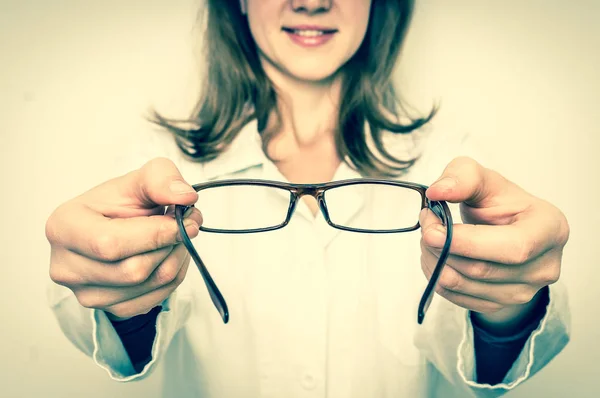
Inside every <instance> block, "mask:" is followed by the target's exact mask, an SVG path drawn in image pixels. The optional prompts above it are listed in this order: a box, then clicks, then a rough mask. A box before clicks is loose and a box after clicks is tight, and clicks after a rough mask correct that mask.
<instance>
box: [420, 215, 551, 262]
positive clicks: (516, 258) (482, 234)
mask: <svg viewBox="0 0 600 398" xmlns="http://www.w3.org/2000/svg"><path fill="white" fill-rule="evenodd" d="M423 213H425V212H423ZM429 213H432V212H431V211H429ZM421 220H422V222H421V227H422V228H421V233H422V236H423V239H424V240H425V243H426V244H427V246H429V247H432V248H436V249H441V248H442V247H443V246H444V243H445V242H446V234H447V232H446V228H445V227H444V226H443V225H442V223H441V221H440V220H439V219H438V218H437V217H436V216H435V214H433V213H432V214H426V215H424V216H422V218H421ZM554 234H555V230H554V229H552V228H547V227H545V226H544V225H543V224H542V225H539V224H538V225H533V223H531V222H529V221H528V220H526V219H522V220H519V221H517V222H515V223H513V224H509V225H480V224H479V225H472V224H454V225H453V232H452V242H451V245H450V254H454V255H457V256H461V257H467V258H471V259H477V260H483V261H490V262H496V263H502V264H523V263H526V262H528V261H531V260H533V259H534V258H536V257H538V256H540V255H542V254H544V253H545V252H546V251H548V250H549V249H550V248H552V247H553V246H554V242H555V236H554Z"/></svg>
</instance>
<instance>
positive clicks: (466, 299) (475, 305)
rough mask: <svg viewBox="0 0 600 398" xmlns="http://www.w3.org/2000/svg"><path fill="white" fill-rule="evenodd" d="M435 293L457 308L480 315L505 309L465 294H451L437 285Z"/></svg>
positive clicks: (494, 303)
mask: <svg viewBox="0 0 600 398" xmlns="http://www.w3.org/2000/svg"><path fill="white" fill-rule="evenodd" d="M435 292H436V293H437V294H439V295H440V296H442V297H443V298H445V299H446V300H448V301H450V302H452V303H454V304H456V305H458V306H459V307H462V308H465V309H467V310H470V311H475V312H479V313H481V314H491V313H494V312H497V311H500V310H501V309H503V308H505V306H504V305H502V304H499V303H496V302H493V301H488V300H484V299H481V298H478V297H472V296H468V295H466V294H461V293H456V292H452V291H450V290H447V289H444V288H443V287H442V286H440V285H439V284H438V286H437V287H436V288H435Z"/></svg>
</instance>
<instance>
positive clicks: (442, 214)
mask: <svg viewBox="0 0 600 398" xmlns="http://www.w3.org/2000/svg"><path fill="white" fill-rule="evenodd" d="M357 184H381V185H392V186H397V187H402V188H408V189H412V190H414V191H416V192H418V193H419V194H420V195H421V210H423V209H425V208H429V209H431V211H433V213H434V214H436V215H437V217H438V218H439V219H440V220H441V221H442V224H443V225H444V226H445V227H446V241H445V243H444V246H443V248H442V251H441V253H440V257H439V259H438V262H437V265H436V266H435V269H434V271H433V273H432V275H431V277H430V278H429V282H428V283H427V287H426V288H425V291H424V292H423V295H422V296H421V300H420V302H419V307H418V310H417V323H418V324H419V325H420V324H422V323H423V321H424V319H425V314H426V312H427V309H428V308H429V305H430V304H431V300H432V299H433V293H434V289H435V286H436V284H437V280H438V279H439V277H440V275H441V273H442V270H443V268H444V266H445V264H446V260H447V258H448V254H449V251H450V244H451V243H452V225H453V222H452V214H451V212H450V209H449V207H448V204H447V203H446V202H445V201H431V200H429V199H428V198H427V196H426V194H425V193H426V191H427V189H428V186H426V185H421V184H416V183H412V182H406V181H395V180H385V179H376V178H355V179H348V180H339V181H332V182H326V183H319V184H292V183H286V182H279V181H270V180H259V179H229V180H214V181H209V182H205V183H201V184H196V185H193V186H192V188H193V189H194V190H195V191H196V192H200V191H202V190H204V189H208V188H216V187H223V186H235V185H253V186H263V187H271V188H279V189H283V190H287V191H288V192H289V193H290V204H289V207H288V212H287V216H286V219H285V220H284V221H283V222H282V223H281V224H278V225H275V226H271V227H266V228H255V229H244V230H224V229H215V228H205V227H203V226H200V230H201V231H204V232H211V233H226V234H246V233H259V232H268V231H274V230H278V229H281V228H283V227H285V226H286V225H287V224H288V223H289V222H290V220H291V218H292V215H293V214H294V210H295V209H296V205H297V204H298V201H299V200H300V198H302V196H305V195H309V196H312V197H313V198H315V200H316V201H317V203H318V205H319V208H320V210H321V212H322V214H323V217H324V218H325V221H326V222H327V223H328V224H329V225H330V226H331V227H333V228H337V229H340V230H344V231H350V232H359V233H376V234H378V233H402V232H411V231H415V230H417V229H419V228H420V224H419V221H418V220H417V222H416V224H415V225H413V226H411V227H408V228H399V229H385V230H378V229H360V228H351V227H346V226H342V225H338V224H335V223H333V222H332V221H331V219H330V217H329V212H328V210H327V204H326V201H325V192H327V191H328V190H330V189H333V188H338V187H342V186H350V185H357ZM190 207H192V206H182V205H176V206H175V219H176V220H177V224H178V226H179V232H180V234H181V238H182V241H183V244H184V245H185V247H186V249H187V250H188V252H189V253H190V256H191V257H192V259H193V260H194V262H195V263H196V266H197V267H198V270H199V271H200V274H201V275H202V278H203V279H204V283H205V284H206V287H207V289H208V292H209V295H210V298H211V300H212V302H213V304H214V306H215V308H216V309H217V311H218V312H219V314H220V316H221V318H222V319H223V322H224V323H227V322H229V309H228V307H227V302H226V301H225V299H224V297H223V295H222V294H221V292H220V290H219V288H218V287H217V285H216V283H215V282H214V280H213V279H212V277H211V275H210V273H209V272H208V269H207V268H206V266H205V265H204V262H203V261H202V259H201V258H200V256H199V255H198V252H197V251H196V249H195V248H194V245H193V243H192V242H191V240H190V238H189V236H188V235H187V232H186V230H185V226H184V224H183V220H184V214H185V212H186V211H187V210H188V209H189V208H190Z"/></svg>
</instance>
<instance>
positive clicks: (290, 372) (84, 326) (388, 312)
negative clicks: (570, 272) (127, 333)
mask: <svg viewBox="0 0 600 398" xmlns="http://www.w3.org/2000/svg"><path fill="white" fill-rule="evenodd" d="M462 138H463V137H457V136H447V137H443V136H441V137H440V136H437V137H436V135H433V136H432V139H431V140H430V142H429V143H428V147H427V151H426V152H425V155H424V157H423V159H422V160H421V161H419V162H418V163H417V164H416V165H415V166H414V167H413V168H411V170H410V171H409V172H408V173H407V174H406V175H403V176H402V180H406V181H414V182H418V183H422V184H426V185H428V184H430V183H432V182H433V181H434V180H435V179H436V178H437V177H438V176H439V175H440V174H441V173H442V171H443V168H444V166H445V165H446V164H447V163H448V162H449V161H450V160H451V159H452V158H454V157H455V156H458V155H462V154H466V155H471V156H473V154H472V153H471V152H469V149H468V148H467V146H466V143H465V141H464V140H463V139H462ZM151 146H153V148H151V151H150V152H148V153H142V154H138V155H139V156H138V157H135V160H133V162H134V164H135V167H140V166H141V165H142V164H143V163H144V162H145V161H147V160H149V159H150V158H152V157H155V156H158V155H161V156H167V157H169V158H171V159H172V160H174V161H175V162H176V164H177V165H178V167H179V169H180V171H181V172H182V175H183V177H184V178H185V179H186V181H188V183H190V184H195V183H199V182H203V181H207V180H212V179H225V178H260V179H268V180H279V181H285V178H284V177H283V176H282V175H281V174H280V173H279V171H278V170H277V168H276V167H275V166H274V165H273V163H272V162H270V161H269V160H268V159H267V158H266V157H265V156H264V154H263V152H262V150H261V145H260V136H259V134H258V131H257V128H256V122H252V123H249V124H248V125H247V126H246V127H245V128H244V129H243V130H242V132H241V133H240V135H239V136H238V138H237V139H236V140H235V141H234V143H233V145H232V147H231V148H230V149H229V150H228V151H227V152H226V153H224V154H223V155H222V156H220V157H219V158H218V159H217V160H215V161H213V162H210V163H207V164H199V163H194V162H190V161H188V160H185V159H184V158H183V156H181V155H180V154H179V153H178V150H177V149H176V148H175V146H174V145H173V144H172V143H170V141H169V142H167V143H165V142H163V141H161V140H158V141H155V142H153V143H152V144H151ZM353 177H358V174H356V173H355V172H354V171H352V170H351V169H350V168H349V167H348V166H346V165H345V164H342V165H341V166H340V167H339V168H338V170H337V172H336V174H335V177H334V180H339V179H346V178H353ZM197 206H198V208H200V210H202V204H201V203H198V205H197ZM232 210H233V209H232ZM238 210H243V209H238ZM363 210H364V209H361V208H360V207H358V208H357V211H358V212H359V213H358V217H362V216H368V215H366V214H362V213H360V212H361V211H363ZM243 213H244V211H240V214H243ZM454 217H455V220H456V221H455V222H457V221H458V220H459V215H458V213H457V212H454ZM420 235H421V234H420V231H418V230H417V231H414V232H410V233H403V234H386V235H365V234H360V233H352V232H344V231H340V230H336V229H334V228H332V227H330V226H328V225H327V224H326V223H325V221H324V220H323V217H322V215H321V214H320V213H318V214H317V216H316V217H313V216H312V214H311V213H310V211H309V210H308V207H307V206H306V205H305V204H301V205H299V207H298V208H297V209H296V212H295V214H294V217H293V219H292V222H290V224H289V225H287V226H286V227H285V228H283V229H281V230H278V231H273V232H268V233H257V234H249V235H247V234H243V235H235V234H233V235H223V234H210V233H203V232H201V233H200V235H199V236H198V237H197V238H195V239H194V240H193V243H194V245H195V247H196V249H197V250H198V252H199V254H200V256H201V257H202V259H203V260H204V262H205V264H206V265H207V267H208V269H209V271H210V272H211V274H212V276H213V278H214V279H215V281H216V283H217V285H218V286H219V288H220V290H221V292H222V293H223V295H224V297H225V299H226V301H227V304H228V306H229V311H230V321H229V323H228V324H224V323H223V321H222V320H221V318H220V316H219V314H218V313H217V311H216V309H215V308H214V306H213V304H212V302H211V300H210V298H209V296H208V293H207V290H206V287H205V285H204V282H203V281H202V278H201V276H200V274H199V272H198V270H197V269H196V268H195V266H194V264H193V262H192V264H190V268H189V270H188V273H187V277H186V279H185V281H184V282H183V283H182V285H181V286H180V287H179V288H178V289H177V290H176V291H175V292H174V293H173V294H172V295H171V296H170V297H169V298H168V299H167V300H166V301H165V302H164V303H163V311H162V312H161V313H160V314H159V315H158V318H157V325H156V328H157V334H156V339H155V342H154V346H153V348H152V360H151V361H150V362H149V363H148V364H147V365H146V367H145V368H144V370H143V371H142V372H141V373H139V374H135V371H134V370H133V368H132V366H131V363H130V361H129V359H128V356H127V353H126V352H125V350H124V348H123V346H122V344H121V342H120V339H119V337H118V336H117V334H116V332H115V331H114V329H113V327H112V325H111V323H110V321H109V320H108V319H107V317H106V315H105V314H104V313H103V312H102V311H99V310H92V309H87V308H84V307H82V306H81V305H79V303H78V302H77V300H76V298H75V297H74V295H73V294H72V293H71V292H70V291H69V290H68V289H65V288H62V287H59V286H57V285H54V284H51V290H50V305H51V308H52V309H53V311H54V313H55V314H56V317H57V319H58V321H59V324H60V326H61V328H62V330H63V331H64V333H65V334H66V336H67V337H68V338H69V339H70V340H71V341H72V342H73V343H74V344H75V345H76V346H77V347H78V348H79V349H81V350H82V351H83V352H85V353H86V354H87V355H89V356H90V357H91V358H92V359H93V361H94V362H95V363H96V364H97V365H98V366H100V367H101V368H103V369H105V370H106V372H107V373H108V375H109V377H111V378H112V379H114V380H117V381H123V382H124V381H134V380H140V379H142V378H144V377H146V376H147V375H148V374H150V372H153V371H154V369H155V368H156V367H157V364H158V363H159V362H163V366H161V369H162V370H163V371H164V396H165V397H203V398H237V397H240V398H242V397H243V398H259V397H260V398H267V397H286V398H338V397H345V398H365V397H369V398H371V397H411V398H413V397H444V398H447V397H461V398H464V397H483V396H485V397H488V396H499V395H502V394H503V393H505V392H506V391H508V390H510V389H512V388H514V387H516V386H518V385H519V384H521V383H523V382H524V381H525V380H527V379H528V378H529V377H531V376H532V375H533V374H535V373H536V372H537V371H539V370H540V369H541V368H542V367H543V366H545V365H546V364H547V363H548V362H549V361H550V360H551V359H552V358H553V357H554V356H555V355H557V354H558V353H559V352H560V351H561V350H562V348H563V347H564V346H565V345H566V344H567V342H568V340H569V327H570V319H569V311H568V303H567V297H566V292H565V291H564V288H563V287H562V285H561V284H560V283H558V284H554V285H552V286H551V287H550V303H549V305H548V308H547V313H546V315H545V317H544V318H543V320H542V321H541V323H540V326H539V327H538V328H537V329H536V330H535V331H534V332H533V334H532V335H531V336H530V338H529V339H528V341H527V343H526V344H525V346H524V348H523V350H522V352H521V354H520V355H519V357H518V358H517V359H516V361H515V363H514V365H513V367H512V368H511V370H510V371H509V372H508V374H507V375H506V377H505V379H504V381H503V382H502V383H501V384H498V385H495V386H490V385H482V384H478V383H476V382H475V381H474V380H475V379H476V378H475V360H474V358H475V357H474V347H473V330H472V326H471V323H470V319H469V316H468V311H467V310H465V309H463V308H460V307H458V306H456V305H454V304H452V303H450V302H448V301H447V300H445V299H443V298H442V297H440V296H438V295H436V296H435V297H434V299H433V302H432V304H431V307H430V309H429V311H428V313H427V315H426V318H425V321H424V323H423V324H422V325H418V324H417V317H416V313H417V311H416V310H417V304H418V300H419V298H420V296H421V294H422V292H423V289H424V287H425V285H426V279H425V277H424V275H423V272H422V270H421V266H420V247H419V239H420Z"/></svg>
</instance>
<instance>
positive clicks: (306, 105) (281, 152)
mask: <svg viewBox="0 0 600 398" xmlns="http://www.w3.org/2000/svg"><path fill="white" fill-rule="evenodd" d="M265 71H266V72H267V75H268V76H269V78H270V79H271V81H272V82H273V84H274V86H275V90H276V91H277V95H278V111H279V116H280V120H279V121H280V123H281V124H280V125H279V126H278V127H279V128H278V131H277V134H276V136H275V137H274V138H273V142H272V145H271V148H270V153H271V155H272V156H273V157H274V158H276V159H285V158H287V157H288V156H290V155H291V154H294V153H297V152H298V151H307V150H311V149H316V148H318V147H323V146H331V145H333V146H334V132H335V129H336V127H337V118H338V111H339V102H340V91H341V79H340V77H339V75H336V76H333V77H332V78H330V79H327V80H325V81H319V82H312V81H301V80H298V79H294V78H292V77H290V76H289V75H285V74H284V73H282V72H281V71H278V70H275V68H273V67H270V68H269V67H268V66H267V65H265ZM274 122H275V120H273V123H274Z"/></svg>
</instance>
